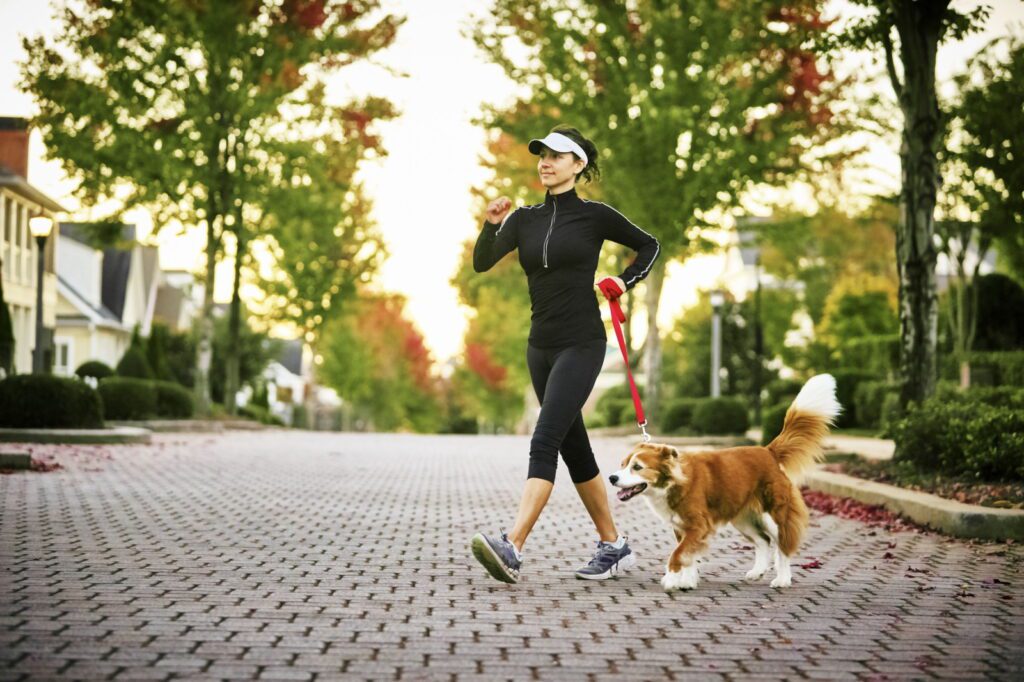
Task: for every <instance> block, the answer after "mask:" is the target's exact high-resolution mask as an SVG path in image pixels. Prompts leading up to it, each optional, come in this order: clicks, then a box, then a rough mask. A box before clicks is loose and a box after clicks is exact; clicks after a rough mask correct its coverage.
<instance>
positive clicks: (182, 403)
mask: <svg viewBox="0 0 1024 682" xmlns="http://www.w3.org/2000/svg"><path fill="white" fill-rule="evenodd" d="M100 385H101V386H102V384H100ZM153 390H154V391H155V392H156V411H155V414H156V416H157V417H163V418H166V419H189V418H190V417H191V416H192V414H193V413H194V412H195V400H194V399H193V397H192V392H191V391H189V390H188V389H187V388H185V387H184V386H182V385H181V384H177V383H175V382H173V381H154V382H153Z"/></svg>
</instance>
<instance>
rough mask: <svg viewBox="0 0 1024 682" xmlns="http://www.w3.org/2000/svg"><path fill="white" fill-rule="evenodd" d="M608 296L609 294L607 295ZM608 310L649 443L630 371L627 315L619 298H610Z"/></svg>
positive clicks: (645, 422) (630, 388) (634, 407)
mask: <svg viewBox="0 0 1024 682" xmlns="http://www.w3.org/2000/svg"><path fill="white" fill-rule="evenodd" d="M605 295H606V296H607V294H605ZM608 308H609V309H610V310H611V313H612V326H613V327H615V336H616V338H617V339H618V340H619V350H620V351H622V361H623V362H624V363H625V365H626V376H627V377H628V378H629V390H630V393H632V394H633V409H634V410H636V425H637V426H639V427H640V433H642V434H643V437H644V442H645V443H649V442H650V440H651V436H650V435H649V434H648V433H647V417H646V416H644V406H643V405H642V404H641V403H640V392H639V391H637V390H636V382H635V381H634V380H633V372H631V371H630V369H629V353H628V352H627V351H626V337H625V336H624V335H623V333H622V323H623V322H625V321H626V314H625V313H623V312H622V306H620V305H619V301H618V299H617V298H611V297H609V298H608Z"/></svg>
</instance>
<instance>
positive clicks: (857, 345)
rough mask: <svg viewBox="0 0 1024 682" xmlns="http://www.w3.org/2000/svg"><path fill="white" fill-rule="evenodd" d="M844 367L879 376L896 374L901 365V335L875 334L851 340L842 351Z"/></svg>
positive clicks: (843, 345) (843, 346)
mask: <svg viewBox="0 0 1024 682" xmlns="http://www.w3.org/2000/svg"><path fill="white" fill-rule="evenodd" d="M840 354H841V356H842V363H843V366H844V367H856V368H858V369H860V370H861V371H866V372H870V373H872V374H876V375H878V376H886V375H890V374H892V373H895V372H896V371H897V370H898V369H899V365H900V335H899V334H873V335H869V336H861V337H858V338H855V339H849V340H848V341H846V342H845V343H843V344H842V348H841V349H840Z"/></svg>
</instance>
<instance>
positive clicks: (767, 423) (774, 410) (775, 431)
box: [761, 402, 789, 445]
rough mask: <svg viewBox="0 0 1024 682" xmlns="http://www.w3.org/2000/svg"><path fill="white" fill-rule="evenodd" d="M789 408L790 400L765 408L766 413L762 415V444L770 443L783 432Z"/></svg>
mask: <svg viewBox="0 0 1024 682" xmlns="http://www.w3.org/2000/svg"><path fill="white" fill-rule="evenodd" d="M787 410H789V403H788V402H787V403H780V404H778V405H775V406H774V407H769V408H768V409H766V410H764V414H762V415H761V445H768V443H771V442H772V441H773V440H775V437H776V436H778V435H779V434H780V433H782V426H783V424H784V423H785V421H786V411H787Z"/></svg>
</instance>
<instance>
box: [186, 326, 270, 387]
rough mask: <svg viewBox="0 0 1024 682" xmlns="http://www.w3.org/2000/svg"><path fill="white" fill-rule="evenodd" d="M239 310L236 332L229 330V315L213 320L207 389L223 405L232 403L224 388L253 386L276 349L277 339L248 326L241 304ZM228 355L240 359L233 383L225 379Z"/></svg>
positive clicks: (257, 381) (226, 376)
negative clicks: (240, 321) (239, 318)
mask: <svg viewBox="0 0 1024 682" xmlns="http://www.w3.org/2000/svg"><path fill="white" fill-rule="evenodd" d="M241 313H242V314H241V319H242V324H241V326H240V329H239V330H238V333H237V335H235V334H232V330H231V316H230V315H220V316H218V317H216V318H215V320H214V324H213V357H212V362H211V364H210V393H211V396H212V397H213V399H214V401H215V402H218V403H223V404H224V405H225V406H227V405H229V404H233V403H234V396H229V395H228V394H227V391H228V390H236V391H237V390H238V389H239V388H241V387H242V386H245V385H250V386H252V387H253V388H255V385H256V384H257V383H259V381H260V377H261V375H262V374H263V370H264V369H266V367H267V365H268V364H269V363H270V361H271V360H273V359H274V358H275V357H277V356H278V354H279V353H280V342H279V341H276V340H274V339H271V338H269V336H268V335H267V333H266V332H259V331H256V330H254V329H253V328H252V327H250V326H249V324H248V323H247V322H246V317H247V314H246V310H245V307H244V306H243V307H242V311H241ZM196 331H198V330H196ZM195 336H198V334H195ZM231 357H237V358H240V359H241V362H240V363H239V365H238V382H237V383H236V384H235V385H234V386H230V385H229V383H228V359H229V358H231Z"/></svg>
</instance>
